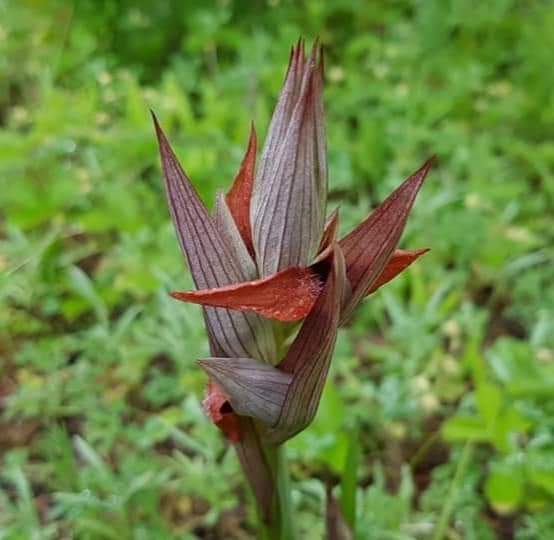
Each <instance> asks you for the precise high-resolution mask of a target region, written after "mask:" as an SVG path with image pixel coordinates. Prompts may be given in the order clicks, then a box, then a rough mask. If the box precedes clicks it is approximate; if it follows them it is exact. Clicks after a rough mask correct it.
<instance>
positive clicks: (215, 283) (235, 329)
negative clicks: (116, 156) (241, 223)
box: [153, 115, 275, 362]
mask: <svg viewBox="0 0 554 540" xmlns="http://www.w3.org/2000/svg"><path fill="white" fill-rule="evenodd" d="M153 118H154V124H155V127H156V134H157V137H158V143H159V147H160V156H161V161H162V166H163V171H164V178H165V187H166V192H167V200H168V205H169V209H170V213H171V217H172V219H173V223H174V225H175V230H176V232H177V237H178V239H179V243H180V245H181V249H182V251H183V253H184V254H185V256H186V259H187V261H188V265H189V269H190V272H191V274H192V278H193V280H194V284H195V285H196V287H197V288H199V289H207V288H216V287H222V286H225V285H230V284H232V283H238V282H240V281H244V280H245V279H248V276H247V275H246V273H245V271H244V270H243V269H242V268H241V267H240V265H239V264H238V263H237V261H236V259H235V258H234V257H233V255H232V253H231V252H230V250H229V249H228V247H227V245H226V243H225V241H224V240H223V239H222V237H221V234H220V233H219V231H218V229H217V227H216V226H215V223H214V221H213V220H212V218H211V217H210V215H209V214H208V211H207V210H206V208H205V206H204V205H203V204H202V202H201V200H200V198H199V197H198V194H197V193H196V191H195V189H194V187H193V186H192V184H191V182H190V180H189V179H188V177H187V176H186V174H185V172H184V171H183V169H182V168H181V165H180V164H179V161H178V160H177V157H176V156H175V154H174V152H173V150H172V149H171V147H170V145H169V142H168V141H167V138H166V137H165V134H164V133H163V131H162V129H161V127H160V125H159V123H158V121H157V119H156V117H155V116H154V115H153ZM204 313H205V320H206V324H207V327H208V332H209V334H210V342H211V344H212V349H215V350H216V351H223V352H224V353H225V354H226V355H228V356H233V357H250V356H253V357H255V358H260V359H263V360H264V361H266V362H272V361H273V359H274V355H275V342H274V337H273V333H272V330H271V326H270V325H269V323H268V322H267V321H265V320H263V319H262V318H260V317H258V316H257V315H255V314H251V313H242V312H240V311H229V310H226V309H222V308H204Z"/></svg>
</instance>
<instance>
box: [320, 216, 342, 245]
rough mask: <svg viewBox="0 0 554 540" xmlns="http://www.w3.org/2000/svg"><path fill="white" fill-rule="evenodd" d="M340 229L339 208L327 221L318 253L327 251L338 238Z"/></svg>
mask: <svg viewBox="0 0 554 540" xmlns="http://www.w3.org/2000/svg"><path fill="white" fill-rule="evenodd" d="M338 229H339V210H338V208H337V209H335V210H333V212H331V214H330V215H329V217H328V218H327V221H326V222H325V228H324V229H323V236H322V237H321V242H320V244H319V249H318V250H317V251H318V253H321V252H322V251H324V250H325V249H327V248H328V247H329V246H330V245H331V244H332V243H333V242H334V241H335V240H336V238H337V233H338Z"/></svg>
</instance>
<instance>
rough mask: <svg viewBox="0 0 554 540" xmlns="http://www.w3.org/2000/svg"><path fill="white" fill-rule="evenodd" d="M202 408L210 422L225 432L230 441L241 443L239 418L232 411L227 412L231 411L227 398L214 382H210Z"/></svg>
mask: <svg viewBox="0 0 554 540" xmlns="http://www.w3.org/2000/svg"><path fill="white" fill-rule="evenodd" d="M202 406H203V407H204V411H205V412H206V414H207V415H208V416H209V418H210V420H211V421H212V422H213V423H214V424H215V425H216V426H217V427H218V428H219V429H220V430H221V431H223V433H224V434H225V436H226V437H227V438H228V439H229V440H230V441H232V442H238V441H240V426H239V418H238V417H237V415H236V414H235V413H234V412H233V411H232V410H226V409H227V408H229V409H230V406H229V402H228V399H227V396H226V395H225V393H224V392H223V390H221V388H220V387H219V386H218V385H217V384H216V383H215V382H213V381H209V382H208V386H207V388H206V397H205V398H204V401H203V402H202Z"/></svg>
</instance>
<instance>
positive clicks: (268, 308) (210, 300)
mask: <svg viewBox="0 0 554 540" xmlns="http://www.w3.org/2000/svg"><path fill="white" fill-rule="evenodd" d="M320 291H321V281H320V276H319V275H318V274H317V272H316V271H315V270H313V269H312V268H310V267H308V268H289V269H287V270H283V271H282V272H278V273H277V274H274V275H273V276H269V277H267V278H263V279H257V280H254V281H247V282H244V283H236V284H233V285H227V286H225V287H219V288H217V289H206V290H200V291H189V292H173V293H171V296H173V298H176V299H177V300H182V301H184V302H192V303H196V304H202V305H205V306H218V307H225V308H228V309H238V310H243V311H253V312H256V313H258V314H260V315H263V316H264V317H267V318H269V319H275V320H278V321H299V320H301V319H303V318H304V317H305V316H306V315H307V314H308V313H309V312H310V310H311V309H312V307H313V305H314V303H315V301H316V299H317V297H318V296H319V293H320Z"/></svg>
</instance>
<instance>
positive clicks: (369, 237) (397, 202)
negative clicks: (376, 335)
mask: <svg viewBox="0 0 554 540" xmlns="http://www.w3.org/2000/svg"><path fill="white" fill-rule="evenodd" d="M432 163H433V159H430V160H428V161H426V162H425V163H424V164H423V166H422V167H421V168H420V169H418V170H417V171H416V172H415V173H414V174H413V175H412V176H410V177H409V178H408V179H407V180H405V181H404V183H403V184H402V185H401V186H400V187H398V188H397V189H396V190H395V191H394V192H393V193H392V194H391V195H389V197H388V198H387V199H386V200H385V201H384V202H383V203H381V205H380V206H379V207H378V208H377V209H376V210H375V211H374V212H373V213H372V214H371V215H370V216H369V217H368V218H366V219H365V220H364V221H363V222H362V223H361V224H360V225H359V226H358V227H356V228H355V229H354V230H353V231H352V232H350V233H349V234H348V235H347V236H345V237H344V238H343V239H342V240H341V241H340V246H341V248H342V250H343V252H344V258H345V261H346V275H347V277H348V280H349V282H350V285H351V287H352V294H351V297H350V299H349V301H348V302H347V305H346V306H345V308H344V311H343V314H342V322H344V321H346V320H347V319H348V318H349V317H350V315H351V314H352V311H353V310H354V309H355V307H356V306H357V305H358V304H359V302H360V301H361V300H362V299H363V298H364V296H366V294H367V293H368V291H370V290H371V287H372V286H373V284H374V283H375V282H376V280H377V279H378V278H379V276H380V275H381V274H382V272H383V270H384V269H385V266H386V264H387V262H388V261H389V259H390V257H391V255H392V253H393V251H394V249H395V247H396V245H397V244H398V241H399V240H400V236H401V235H402V231H403V230H404V225H405V224H406V220H407V217H408V214H409V212H410V210H411V208H412V206H413V203H414V201H415V197H416V195H417V193H418V192H419V189H420V188H421V186H422V184H423V181H424V180H425V177H426V175H427V173H428V172H429V169H430V168H431V165H432Z"/></svg>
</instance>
